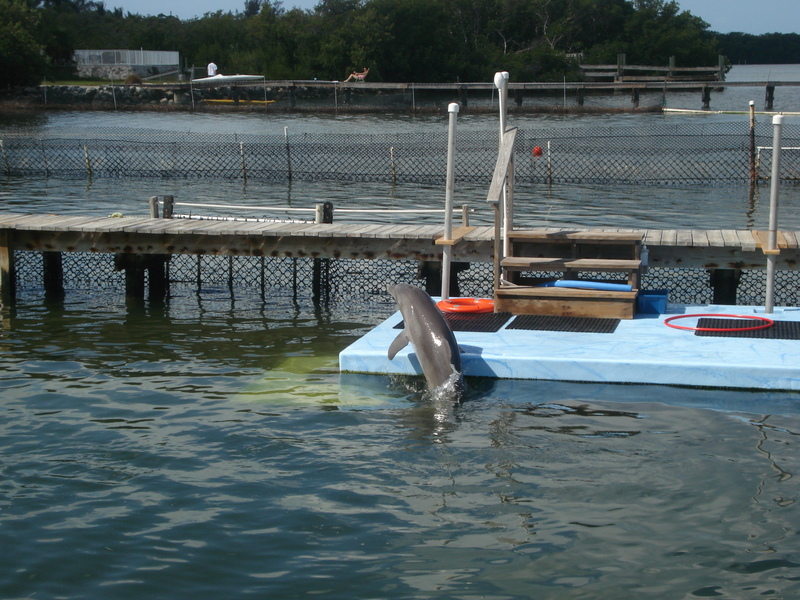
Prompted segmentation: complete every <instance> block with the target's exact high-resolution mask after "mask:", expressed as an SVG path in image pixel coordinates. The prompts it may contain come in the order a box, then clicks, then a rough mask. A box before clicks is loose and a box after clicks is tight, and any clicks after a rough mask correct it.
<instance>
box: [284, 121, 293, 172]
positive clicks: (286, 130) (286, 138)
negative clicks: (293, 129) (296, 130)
mask: <svg viewBox="0 0 800 600" xmlns="http://www.w3.org/2000/svg"><path fill="white" fill-rule="evenodd" d="M283 140H284V142H286V176H287V178H288V180H289V181H291V180H292V149H291V147H290V146H289V127H288V126H287V127H284V128H283Z"/></svg>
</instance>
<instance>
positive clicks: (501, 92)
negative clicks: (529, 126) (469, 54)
mask: <svg viewBox="0 0 800 600" xmlns="http://www.w3.org/2000/svg"><path fill="white" fill-rule="evenodd" d="M494 86H495V87H496V88H497V97H498V102H499V105H500V143H499V146H500V147H502V145H503V134H505V132H506V122H507V120H508V71H501V72H499V73H495V74H494ZM512 160H513V159H512ZM510 172H511V173H513V170H510ZM512 202H513V200H512V198H511V195H510V194H509V193H508V185H503V204H502V210H501V213H502V216H501V218H502V220H503V226H502V235H503V256H508V254H509V252H510V248H509V242H508V232H509V231H511V229H512V228H513V226H514V225H513V215H514V207H513V205H512Z"/></svg>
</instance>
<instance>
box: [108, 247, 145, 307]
mask: <svg viewBox="0 0 800 600" xmlns="http://www.w3.org/2000/svg"><path fill="white" fill-rule="evenodd" d="M114 268H115V269H116V270H117V271H125V295H126V296H128V297H131V298H138V299H144V265H143V261H142V256H141V255H140V254H122V253H119V254H115V255H114Z"/></svg>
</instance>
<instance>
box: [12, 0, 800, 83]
mask: <svg viewBox="0 0 800 600" xmlns="http://www.w3.org/2000/svg"><path fill="white" fill-rule="evenodd" d="M733 35H734V34H730V36H733ZM736 35H739V36H744V34H736ZM730 36H727V37H726V36H720V35H717V34H714V33H713V32H712V31H710V30H709V25H708V24H707V23H706V22H705V21H703V20H702V19H700V18H699V17H696V16H694V15H692V14H691V13H690V12H688V11H682V10H681V9H680V8H679V6H678V4H677V2H674V1H667V0H320V2H319V3H318V4H317V5H316V6H315V7H314V9H312V10H301V9H297V8H294V9H291V10H285V9H284V8H283V4H282V2H280V1H279V0H245V2H244V5H243V8H242V10H241V11H236V12H223V11H217V12H211V13H206V14H205V15H204V16H202V17H199V18H195V19H188V20H181V19H178V18H177V17H174V16H171V15H164V14H160V15H157V16H142V15H138V14H131V13H127V14H124V13H123V11H122V10H121V9H113V10H109V9H107V8H106V6H105V4H104V2H101V1H95V0H0V56H2V57H3V65H4V69H3V70H2V72H0V78H1V79H0V84H2V85H3V86H10V85H19V84H32V83H38V82H39V81H41V79H42V77H43V76H47V75H48V74H50V75H51V77H52V76H53V74H54V72H55V70H60V71H59V77H61V78H63V71H64V69H67V70H69V69H71V68H72V67H73V66H74V65H72V56H73V53H74V50H75V49H137V48H144V49H147V50H172V51H178V52H179V53H180V56H181V57H182V61H183V62H184V65H182V66H192V65H197V66H203V65H205V64H206V63H208V62H210V61H212V60H213V61H214V62H215V63H216V64H218V65H219V66H220V69H221V71H222V72H223V73H225V72H227V73H250V74H258V75H264V76H266V77H267V79H313V78H319V79H326V80H341V79H344V78H345V77H346V76H347V74H348V73H350V72H351V71H354V70H361V69H362V68H364V67H369V69H370V73H369V79H370V80H371V81H404V82H411V81H413V82H444V81H486V80H490V79H491V77H492V75H493V74H494V73H495V72H497V71H500V70H506V71H509V72H511V73H513V77H514V79H515V80H517V81H553V80H555V81H561V80H563V79H564V78H567V79H568V80H574V79H577V78H578V77H579V71H578V69H577V61H578V57H580V60H583V61H584V62H586V63H589V64H615V63H616V60H617V55H618V54H620V53H625V54H626V58H627V62H628V64H651V65H666V64H667V63H668V61H669V58H670V57H671V56H674V57H675V59H676V64H677V65H678V66H708V65H715V64H717V61H718V55H719V54H721V53H724V51H725V44H727V43H730V44H731V45H733V44H734V42H735V43H736V48H737V49H738V48H745V47H747V44H751V46H750V47H749V49H748V50H747V51H748V52H750V51H752V52H753V53H754V54H755V50H754V49H753V48H755V47H758V40H757V39H756V40H754V39H750V38H755V37H756V36H749V38H748V36H744V38H743V39H739V38H733V37H730ZM793 56H795V57H797V56H798V55H797V54H794V55H793Z"/></svg>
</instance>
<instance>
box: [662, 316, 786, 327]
mask: <svg viewBox="0 0 800 600" xmlns="http://www.w3.org/2000/svg"><path fill="white" fill-rule="evenodd" d="M691 317H727V318H730V319H751V320H753V321H761V324H760V325H753V326H752V327H731V328H726V327H686V326H684V325H674V324H673V323H672V321H675V320H677V319H689V318H691ZM774 324H775V321H773V320H772V319H768V318H767V317H759V316H756V315H724V314H720V313H700V314H696V315H675V316H674V317H669V318H667V319H664V325H666V326H667V327H672V328H673V329H686V330H687V331H755V330H757V329H766V328H767V327H772V326H773V325H774Z"/></svg>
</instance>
